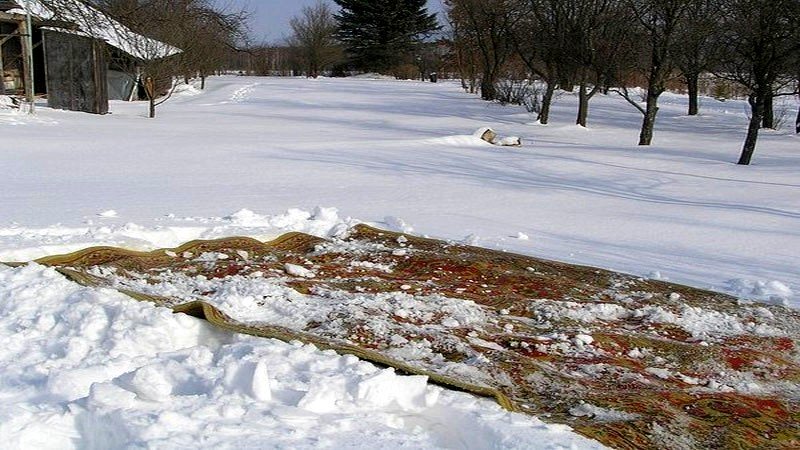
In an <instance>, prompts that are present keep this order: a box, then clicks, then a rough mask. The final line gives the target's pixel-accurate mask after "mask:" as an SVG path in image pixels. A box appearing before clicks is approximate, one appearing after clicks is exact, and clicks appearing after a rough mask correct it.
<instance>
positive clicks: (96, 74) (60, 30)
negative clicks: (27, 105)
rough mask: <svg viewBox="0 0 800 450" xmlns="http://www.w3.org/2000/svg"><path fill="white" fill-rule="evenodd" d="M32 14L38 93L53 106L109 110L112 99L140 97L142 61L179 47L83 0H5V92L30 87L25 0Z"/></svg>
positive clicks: (0, 10) (1, 33)
mask: <svg viewBox="0 0 800 450" xmlns="http://www.w3.org/2000/svg"><path fill="white" fill-rule="evenodd" d="M26 3H27V6H28V8H29V11H30V13H31V17H32V28H33V32H32V40H33V49H32V52H33V69H32V70H33V76H34V92H35V93H36V95H46V96H47V102H48V105H49V106H50V107H52V108H57V109H67V110H73V111H85V112H90V113H96V114H105V113H107V112H108V100H109V99H111V100H136V99H137V94H138V85H139V83H138V81H139V80H138V73H137V72H138V70H137V66H138V63H139V62H142V61H147V60H152V59H159V58H165V57H168V56H172V55H175V54H177V53H180V50H179V49H177V48H175V47H172V46H170V45H168V44H165V43H163V42H160V41H157V40H155V39H151V38H148V37H145V36H142V35H139V34H137V33H134V32H133V31H131V30H130V29H129V28H127V27H126V26H124V25H122V24H121V23H119V22H118V21H116V20H114V19H112V18H111V17H109V16H108V15H106V14H104V13H102V12H100V11H99V10H97V9H95V8H92V7H91V6H89V5H87V4H86V3H84V2H82V1H81V0H28V1H27V2H26V1H25V0H0V75H2V83H0V95H18V94H20V93H22V92H23V90H24V88H25V80H26V77H25V76H24V75H25V71H26V70H27V68H26V66H27V63H26V62H25V57H24V56H25V51H26V49H25V46H24V45H23V42H22V38H23V37H24V36H23V35H24V34H26V33H24V31H25V29H26V26H25V9H24V7H25V5H26Z"/></svg>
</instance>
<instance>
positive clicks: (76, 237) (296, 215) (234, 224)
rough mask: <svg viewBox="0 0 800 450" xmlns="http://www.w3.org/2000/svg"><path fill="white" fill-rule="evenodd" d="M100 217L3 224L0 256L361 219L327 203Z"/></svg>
mask: <svg viewBox="0 0 800 450" xmlns="http://www.w3.org/2000/svg"><path fill="white" fill-rule="evenodd" d="M96 216H97V218H99V219H100V220H99V221H98V222H95V220H94V219H86V220H85V222H84V225H83V226H79V227H66V226H63V225H53V226H49V227H45V228H26V227H21V226H18V225H11V226H9V227H0V261H31V260H34V259H38V258H41V257H44V256H49V255H54V254H63V253H69V252H73V251H76V250H80V249H83V248H86V247H91V246H98V245H110V246H117V247H123V248H128V249H131V250H154V249H157V248H170V247H177V246H178V245H180V244H183V243H185V242H188V241H191V240H194V239H216V238H220V237H227V236H249V237H253V238H256V239H261V240H269V239H273V238H275V237H277V236H279V235H281V234H284V233H288V232H291V231H299V232H303V233H308V234H312V235H315V236H319V237H329V236H334V235H337V234H340V233H342V232H344V231H345V230H347V229H348V228H349V227H352V226H354V225H356V224H358V223H359V221H357V220H354V219H351V218H349V217H348V218H340V217H339V212H338V210H337V209H336V208H322V207H317V208H315V209H314V210H313V211H311V212H309V211H304V210H301V209H296V208H292V209H289V210H288V211H286V212H285V213H283V214H276V215H262V214H257V213H255V212H253V211H251V210H249V209H241V210H239V211H237V212H234V213H232V214H230V215H227V216H223V217H183V218H177V217H174V216H170V217H165V218H162V220H167V221H170V222H172V223H173V225H169V226H164V225H157V224H156V225H152V226H142V225H137V224H135V223H131V222H124V219H125V216H124V212H119V211H117V210H115V209H109V210H104V211H101V212H98V213H97V214H96ZM114 219H117V220H116V222H117V223H113V222H112V221H113V220H114ZM120 222H121V223H120Z"/></svg>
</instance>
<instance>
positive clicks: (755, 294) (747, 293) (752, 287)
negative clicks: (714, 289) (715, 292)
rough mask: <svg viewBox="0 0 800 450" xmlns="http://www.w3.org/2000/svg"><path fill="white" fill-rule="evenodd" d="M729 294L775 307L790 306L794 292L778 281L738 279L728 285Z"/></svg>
mask: <svg viewBox="0 0 800 450" xmlns="http://www.w3.org/2000/svg"><path fill="white" fill-rule="evenodd" d="M726 288H727V290H728V292H731V293H732V294H733V295H736V296H737V297H741V298H743V299H747V300H758V301H761V302H765V303H772V304H775V305H784V306H789V299H791V298H792V296H793V295H794V292H792V289H791V288H789V286H787V285H786V284H784V283H782V282H780V281H777V280H771V281H765V280H750V279H746V278H737V279H734V280H730V281H728V282H727V283H726Z"/></svg>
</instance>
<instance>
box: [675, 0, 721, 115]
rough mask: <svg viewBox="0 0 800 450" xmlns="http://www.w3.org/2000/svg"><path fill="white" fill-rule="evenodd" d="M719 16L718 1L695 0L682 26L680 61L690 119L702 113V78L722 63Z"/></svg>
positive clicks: (680, 30) (679, 32) (680, 28)
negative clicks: (719, 43) (705, 73)
mask: <svg viewBox="0 0 800 450" xmlns="http://www.w3.org/2000/svg"><path fill="white" fill-rule="evenodd" d="M719 15H720V4H719V1H718V0H695V1H694V2H691V3H690V4H689V11H688V14H687V17H686V20H684V21H683V22H682V23H681V24H680V25H679V31H678V41H679V43H680V47H679V51H678V52H677V55H676V60H677V66H678V67H679V68H680V70H681V73H682V74H683V77H684V79H685V81H686V87H687V92H688V94H689V111H688V115H690V116H696V115H697V114H698V113H699V112H700V102H699V90H700V89H699V84H700V75H701V74H702V73H703V72H705V71H708V70H711V69H712V68H713V67H714V66H715V65H716V64H717V63H718V62H719V56H720V55H719V48H718V40H717V37H718V34H719V32H720V31H721V30H720V20H719Z"/></svg>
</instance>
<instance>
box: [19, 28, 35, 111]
mask: <svg viewBox="0 0 800 450" xmlns="http://www.w3.org/2000/svg"><path fill="white" fill-rule="evenodd" d="M19 34H20V40H21V41H22V73H23V78H24V80H25V100H26V101H27V102H28V108H30V109H29V110H28V112H31V113H32V112H33V110H34V105H33V96H34V92H33V89H34V87H33V45H32V34H33V30H32V28H31V27H30V26H29V23H28V21H26V20H22V21H20V23H19Z"/></svg>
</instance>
